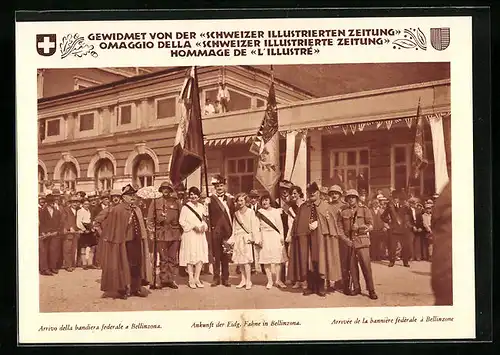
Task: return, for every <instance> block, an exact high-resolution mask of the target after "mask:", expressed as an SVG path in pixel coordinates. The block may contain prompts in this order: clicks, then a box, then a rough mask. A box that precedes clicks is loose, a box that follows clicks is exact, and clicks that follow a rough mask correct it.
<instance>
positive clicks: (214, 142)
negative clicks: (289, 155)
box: [205, 111, 451, 146]
mask: <svg viewBox="0 0 500 355" xmlns="http://www.w3.org/2000/svg"><path fill="white" fill-rule="evenodd" d="M450 114H451V112H450V111H445V112H439V113H433V114H428V115H422V116H421V117H422V118H424V119H425V120H427V121H429V120H431V119H435V118H442V117H447V116H449V115H450ZM416 119H417V117H416V116H413V117H405V118H397V119H389V120H382V121H370V122H361V123H353V124H343V125H327V126H320V127H314V128H304V129H300V130H294V131H302V132H307V131H311V130H314V131H317V130H319V131H327V132H330V133H336V132H340V131H342V132H343V133H344V134H345V135H348V134H353V135H354V134H356V132H361V131H363V130H364V129H365V128H366V127H375V128H376V129H387V130H390V129H391V128H393V127H401V125H406V126H407V127H408V128H411V127H412V126H413V125H414V124H415V122H416ZM288 132H289V131H288V130H281V131H280V132H279V133H280V135H281V136H282V137H286V135H287V133H288ZM253 137H254V135H244V136H239V137H227V138H212V139H206V140H205V144H206V145H208V146H225V145H228V144H241V143H248V142H250V141H251V140H252V139H253Z"/></svg>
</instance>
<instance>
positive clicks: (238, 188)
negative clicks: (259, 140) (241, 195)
mask: <svg viewBox="0 0 500 355" xmlns="http://www.w3.org/2000/svg"><path fill="white" fill-rule="evenodd" d="M254 175H255V159H254V158H251V157H246V158H228V159H227V189H228V192H229V193H231V194H237V193H238V192H250V190H251V189H253V179H254Z"/></svg>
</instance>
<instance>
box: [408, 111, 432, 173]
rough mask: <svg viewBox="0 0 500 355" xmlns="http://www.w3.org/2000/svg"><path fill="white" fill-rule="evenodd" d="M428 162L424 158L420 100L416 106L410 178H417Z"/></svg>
mask: <svg viewBox="0 0 500 355" xmlns="http://www.w3.org/2000/svg"><path fill="white" fill-rule="evenodd" d="M428 164H429V162H428V160H427V159H426V152H425V143H424V120H423V119H422V117H420V102H419V103H418V107H417V124H416V130H415V142H414V143H413V151H412V173H411V178H412V179H418V177H419V176H420V172H421V171H422V170H423V169H425V167H426V166H427V165H428Z"/></svg>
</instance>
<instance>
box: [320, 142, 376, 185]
mask: <svg viewBox="0 0 500 355" xmlns="http://www.w3.org/2000/svg"><path fill="white" fill-rule="evenodd" d="M361 177H363V179H361ZM330 178H332V179H333V180H334V183H337V184H338V183H341V184H343V185H344V189H345V190H347V189H357V190H358V189H362V188H364V189H366V190H367V191H366V192H367V193H368V192H369V191H368V190H369V186H358V185H360V184H361V181H364V182H366V183H367V185H368V181H370V152H369V150H368V149H366V148H357V149H348V150H343V151H338V150H332V151H331V152H330Z"/></svg>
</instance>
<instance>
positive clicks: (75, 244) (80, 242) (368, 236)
mask: <svg viewBox="0 0 500 355" xmlns="http://www.w3.org/2000/svg"><path fill="white" fill-rule="evenodd" d="M211 184H212V186H213V189H214V192H213V193H211V194H209V196H202V193H201V191H200V190H199V189H198V188H197V187H190V188H189V189H186V188H185V187H184V186H183V185H182V184H181V185H179V186H173V185H172V184H171V183H170V182H168V181H167V182H164V183H162V184H161V186H160V187H159V189H158V191H159V192H160V193H161V194H162V197H159V198H157V199H152V200H149V201H148V200H143V199H141V198H139V197H138V196H137V190H136V188H134V187H133V186H132V185H127V186H125V187H124V188H123V189H122V190H112V191H108V192H102V193H100V194H98V193H89V194H86V193H84V192H78V193H64V194H62V193H61V192H60V191H58V190H52V191H48V192H47V194H46V195H41V196H39V255H40V258H39V269H40V274H41V275H44V276H53V275H55V274H58V272H59V270H61V269H63V270H66V271H67V272H72V271H74V270H75V268H76V267H82V268H83V269H84V270H86V269H95V268H100V269H101V270H102V277H101V290H102V291H104V292H105V294H107V295H113V297H115V298H122V299H126V298H127V297H129V296H139V297H147V296H148V294H149V293H150V292H151V291H148V290H147V289H146V288H145V287H144V286H147V285H149V286H150V288H152V289H155V288H163V287H168V288H171V289H177V288H178V287H179V286H178V284H177V281H176V280H177V279H178V277H177V276H178V275H179V274H180V273H181V274H182V275H181V276H186V278H187V286H188V287H189V288H192V289H196V288H203V287H205V284H204V283H203V281H202V280H201V279H200V275H201V274H202V273H206V274H212V275H213V276H212V282H211V285H210V286H212V287H217V286H219V285H222V286H225V287H231V284H230V282H229V273H230V269H229V265H230V264H236V265H237V269H236V272H237V273H238V274H239V275H240V277H241V280H240V282H239V284H238V285H236V288H238V289H246V290H250V289H252V286H253V284H252V278H253V276H252V275H254V274H255V273H260V272H261V273H263V274H265V276H266V279H267V283H266V285H265V287H266V288H267V289H271V288H273V287H278V288H288V287H291V288H294V289H302V293H303V295H306V296H307V295H310V294H313V293H315V294H317V295H319V296H321V297H324V296H326V294H327V292H343V293H344V294H346V295H349V296H356V295H359V294H360V293H361V284H360V275H359V269H360V268H361V272H362V274H363V277H364V280H365V283H366V289H367V291H368V295H369V297H370V298H371V299H377V298H378V296H377V294H376V292H375V287H374V281H373V275H372V270H371V262H372V261H380V260H383V259H386V260H387V261H388V266H389V267H393V266H394V265H395V263H396V262H397V261H398V260H402V263H403V265H404V266H406V267H410V262H411V261H412V260H414V261H420V260H423V261H430V260H431V258H432V228H431V216H432V209H433V204H434V201H433V200H434V198H435V197H436V196H434V198H430V199H427V200H425V201H421V200H420V199H418V198H416V197H411V196H410V197H408V196H406V195H405V193H404V191H393V192H392V193H391V194H390V196H387V197H386V196H384V195H383V194H382V191H377V193H376V194H375V195H374V196H373V198H368V196H367V194H366V191H359V192H358V191H356V190H353V189H348V190H346V191H344V190H343V189H342V187H341V186H339V185H334V186H331V187H330V188H325V187H320V186H318V185H317V184H316V183H315V182H313V183H311V184H309V185H308V186H307V189H306V193H305V195H304V193H303V191H302V189H301V188H300V187H299V186H295V185H293V184H292V183H291V182H289V181H280V183H279V190H280V193H279V197H278V198H277V199H273V198H271V196H270V195H269V194H267V193H259V192H258V191H256V190H252V191H250V192H249V193H246V192H241V193H238V194H236V195H235V196H232V195H231V194H229V193H228V192H227V191H226V180H225V178H224V177H223V176H221V175H216V176H215V177H213V178H212V181H211ZM209 265H210V267H209ZM157 271H158V272H157Z"/></svg>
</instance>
